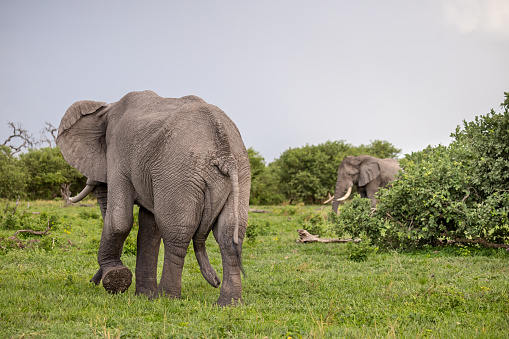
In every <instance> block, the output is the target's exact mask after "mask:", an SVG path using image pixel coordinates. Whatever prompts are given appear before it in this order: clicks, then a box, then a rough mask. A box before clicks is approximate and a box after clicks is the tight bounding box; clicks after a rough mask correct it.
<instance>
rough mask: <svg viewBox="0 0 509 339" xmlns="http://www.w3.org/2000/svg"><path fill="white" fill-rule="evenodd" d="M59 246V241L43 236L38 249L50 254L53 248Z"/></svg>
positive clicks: (56, 238)
mask: <svg viewBox="0 0 509 339" xmlns="http://www.w3.org/2000/svg"><path fill="white" fill-rule="evenodd" d="M59 245H60V239H59V238H58V237H53V236H44V237H42V238H41V241H39V245H38V246H39V248H42V249H44V250H45V251H46V252H51V251H53V249H55V247H57V246H59Z"/></svg>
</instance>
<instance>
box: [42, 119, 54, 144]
mask: <svg viewBox="0 0 509 339" xmlns="http://www.w3.org/2000/svg"><path fill="white" fill-rule="evenodd" d="M46 133H49V134H51V139H53V140H51V139H50V138H48V136H47V135H46ZM56 133H57V128H56V127H55V126H53V125H52V124H51V123H49V122H47V121H46V126H44V128H43V129H42V130H41V144H42V143H45V142H47V143H48V144H49V147H53V143H55V146H56V144H57V136H56Z"/></svg>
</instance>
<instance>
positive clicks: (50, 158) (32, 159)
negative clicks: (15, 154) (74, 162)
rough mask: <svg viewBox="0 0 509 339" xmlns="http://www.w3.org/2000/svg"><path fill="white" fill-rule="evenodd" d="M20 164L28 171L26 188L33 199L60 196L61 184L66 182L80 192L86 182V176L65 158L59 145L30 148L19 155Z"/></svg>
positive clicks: (27, 193)
mask: <svg viewBox="0 0 509 339" xmlns="http://www.w3.org/2000/svg"><path fill="white" fill-rule="evenodd" d="M19 164H20V166H22V167H23V168H24V169H26V171H27V173H28V179H27V184H26V189H25V190H26V196H28V197H29V198H31V199H53V198H55V197H57V196H60V186H61V185H62V184H66V183H70V184H71V189H72V190H74V191H76V192H79V191H80V190H81V189H82V187H84V186H85V183H86V178H85V177H84V176H83V175H81V173H79V172H78V171H77V170H76V169H75V168H73V167H71V166H70V165H69V164H68V163H67V162H66V161H65V160H64V157H63V156H62V154H61V153H60V148H58V147H52V148H51V147H45V148H40V149H30V150H29V151H28V152H27V153H23V154H21V155H20V156H19Z"/></svg>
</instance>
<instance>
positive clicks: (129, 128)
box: [57, 91, 251, 306]
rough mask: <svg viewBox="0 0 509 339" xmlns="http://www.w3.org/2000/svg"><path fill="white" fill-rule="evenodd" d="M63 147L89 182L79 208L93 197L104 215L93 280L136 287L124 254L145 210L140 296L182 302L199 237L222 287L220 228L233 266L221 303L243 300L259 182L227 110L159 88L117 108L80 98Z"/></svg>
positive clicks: (64, 127)
mask: <svg viewBox="0 0 509 339" xmlns="http://www.w3.org/2000/svg"><path fill="white" fill-rule="evenodd" d="M57 143H58V145H59V146H60V150H61V152H62V154H63V156H64V158H65V159H66V160H67V162H68V163H69V164H71V165H72V166H74V167H76V169H78V170H79V171H80V172H81V173H82V174H83V175H85V176H86V177H88V182H87V186H86V187H85V189H84V190H83V191H82V192H81V193H80V194H79V195H78V196H77V197H75V198H74V199H73V202H76V201H78V200H80V199H82V198H84V197H85V196H86V195H87V194H88V193H90V192H91V191H93V193H94V194H95V196H96V197H97V200H98V203H99V206H100V207H101V212H102V214H103V219H104V228H103V232H102V237H101V242H100V245H99V252H98V263H99V266H100V269H99V271H98V272H97V274H96V275H95V276H94V277H93V278H92V280H91V281H93V282H94V283H96V284H97V285H98V284H99V283H100V282H101V280H102V282H103V286H104V288H105V289H106V290H107V291H109V292H111V293H118V292H124V291H125V290H127V289H128V288H129V286H130V285H131V280H132V273H131V271H130V270H129V269H128V268H127V267H126V266H124V265H123V263H122V261H121V260H120V256H121V253H122V247H123V244H124V241H125V239H126V237H127V236H128V234H129V232H130V230H131V228H132V225H133V204H138V205H139V206H140V210H139V231H138V240H137V242H138V245H137V246H138V247H137V258H136V272H135V273H136V294H144V295H147V296H148V297H149V298H155V297H158V296H160V295H169V296H170V297H173V298H180V295H181V280H182V268H183V265H184V257H185V255H186V253H187V248H188V246H189V243H190V242H191V239H192V240H193V246H194V251H195V255H196V259H197V260H198V263H199V265H200V270H201V272H202V275H203V276H204V278H205V279H206V280H207V281H208V282H209V283H210V284H211V285H212V286H214V287H218V286H219V285H220V284H221V281H220V280H219V278H218V276H217V273H216V272H215V270H214V269H213V268H212V266H211V265H210V262H209V259H208V256H207V252H206V249H205V240H206V239H207V237H208V235H209V233H210V231H211V230H212V231H213V234H214V237H215V239H216V241H217V242H218V244H219V249H220V251H221V257H222V262H223V283H222V286H221V291H220V295H219V299H218V300H217V304H218V305H221V306H224V305H229V304H237V303H239V302H241V301H242V283H241V269H242V265H241V253H242V241H243V239H244V235H245V231H246V227H247V217H248V209H249V190H250V186H251V179H250V178H251V175H250V168H249V158H248V155H247V151H246V148H245V146H244V143H243V141H242V138H241V136H240V133H239V131H238V129H237V127H236V126H235V124H234V123H233V122H232V121H231V120H230V119H229V118H228V116H227V115H226V114H225V113H224V112H223V111H221V110H220V109H219V108H217V107H216V106H213V105H210V104H207V103H206V102H205V101H203V100H202V99H200V98H198V97H196V96H186V97H182V98H180V99H177V98H162V97H160V96H158V95H157V94H156V93H154V92H151V91H144V92H131V93H128V94H127V95H125V96H124V97H123V98H122V99H120V100H119V101H118V102H115V103H112V104H105V103H104V102H95V101H79V102H76V103H74V104H73V105H72V106H71V107H69V109H68V110H67V112H66V113H65V115H64V117H63V118H62V121H61V122H60V127H59V130H58V138H57ZM161 238H162V240H163V243H164V265H163V272H162V277H161V281H160V284H159V287H158V286H157V277H156V276H157V260H158V254H159V247H160V243H161Z"/></svg>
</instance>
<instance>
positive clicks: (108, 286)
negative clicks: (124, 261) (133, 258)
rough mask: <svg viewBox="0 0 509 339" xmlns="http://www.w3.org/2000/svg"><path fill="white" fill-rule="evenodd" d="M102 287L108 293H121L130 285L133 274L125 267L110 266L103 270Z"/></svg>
mask: <svg viewBox="0 0 509 339" xmlns="http://www.w3.org/2000/svg"><path fill="white" fill-rule="evenodd" d="M103 272H104V273H103V276H102V281H103V287H104V289H105V290H106V291H108V292H110V293H123V292H125V291H127V289H128V288H129V286H131V282H132V278H133V274H132V273H131V271H130V270H129V269H128V268H127V267H125V266H121V267H111V268H105V269H104V270H103Z"/></svg>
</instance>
